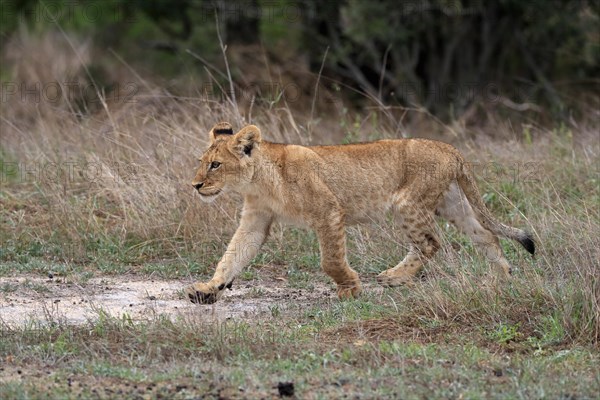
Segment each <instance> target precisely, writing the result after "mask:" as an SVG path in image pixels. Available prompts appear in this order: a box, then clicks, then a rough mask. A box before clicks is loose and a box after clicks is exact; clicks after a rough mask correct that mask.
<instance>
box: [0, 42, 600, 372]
mask: <svg viewBox="0 0 600 400" xmlns="http://www.w3.org/2000/svg"><path fill="white" fill-rule="evenodd" d="M48 41H50V42H48ZM53 44H54V42H53V41H52V40H51V39H47V40H46V39H45V40H41V41H40V40H38V39H35V38H32V37H28V36H23V37H22V38H21V42H19V43H13V44H12V45H11V46H10V47H9V48H8V49H7V51H6V54H4V58H5V62H8V63H9V64H8V65H10V66H11V67H12V68H13V71H14V72H13V80H14V82H16V83H18V84H20V83H25V84H28V85H31V84H32V83H34V82H48V81H59V82H64V81H67V80H68V79H70V77H73V76H77V77H80V79H82V80H85V79H88V78H89V76H88V75H87V74H86V71H85V69H86V63H89V56H88V51H89V47H88V45H87V44H85V43H79V44H77V43H76V42H75V41H74V39H72V40H71V41H70V44H68V45H64V43H63V45H61V46H57V47H55V48H54V50H53V52H52V53H51V54H52V57H51V58H52V59H58V60H63V61H64V60H66V59H69V57H70V56H69V55H70V54H72V52H73V47H71V46H75V50H76V51H77V54H80V55H81V57H80V58H77V59H76V60H74V59H71V60H70V61H69V62H66V61H65V62H61V63H54V64H53V68H52V70H50V71H49V70H47V69H45V68H42V66H43V65H45V64H44V63H40V62H39V59H38V58H36V57H33V58H32V59H31V60H30V59H20V58H18V57H17V56H15V55H13V54H19V48H25V49H27V52H29V54H41V55H43V54H46V53H47V52H48V47H49V46H52V45H53ZM19 46H21V47H19ZM61 52H64V53H61ZM40 57H41V56H40ZM48 57H49V56H48ZM129 78H130V79H135V82H136V90H137V93H136V94H135V96H133V97H128V98H114V97H113V98H112V99H111V98H110V96H107V95H106V94H101V93H97V94H96V95H97V99H98V101H99V103H97V104H96V107H95V108H94V110H89V112H87V113H83V114H82V113H81V107H80V106H77V105H76V103H77V101H78V99H74V98H64V99H63V100H64V101H61V102H59V103H52V102H47V101H41V102H39V103H38V102H31V101H22V100H23V99H22V98H20V97H19V96H12V97H10V98H9V99H8V101H6V102H2V105H1V106H2V108H1V111H0V131H1V132H2V141H1V147H0V157H1V159H0V162H2V167H3V168H2V174H1V179H2V188H1V190H0V204H1V209H0V218H1V227H2V229H1V233H0V240H1V241H2V252H1V253H0V264H5V265H7V266H8V267H7V268H4V269H3V271H4V273H15V272H14V271H17V270H20V269H16V267H15V266H17V265H20V264H23V263H27V262H28V260H31V259H41V260H44V261H45V262H48V263H55V264H63V265H66V266H72V265H78V264H83V265H91V267H90V268H92V269H93V268H94V266H95V265H97V263H102V262H105V261H106V260H109V261H110V262H114V263H116V264H133V265H135V264H142V263H145V262H148V261H156V260H158V261H159V262H160V261H164V260H171V261H173V260H176V261H177V262H181V263H184V264H186V265H189V264H190V263H193V262H195V263H197V264H200V265H202V266H204V267H206V268H209V269H210V267H211V265H214V261H215V260H217V259H218V257H219V256H220V254H221V252H222V249H223V246H224V244H225V243H226V241H227V240H228V238H229V237H230V235H231V233H232V232H233V230H234V229H235V226H236V220H237V210H238V206H239V199H237V198H235V197H233V198H227V199H223V200H222V201H220V202H219V203H218V204H216V205H214V206H211V207H207V206H205V205H203V204H201V203H200V202H199V201H198V199H197V198H196V197H194V196H193V193H192V191H191V190H190V188H189V181H190V179H191V178H192V175H193V172H194V168H195V165H196V161H195V158H196V157H197V156H198V153H199V152H200V151H201V149H202V148H203V147H204V146H205V144H206V132H208V130H209V128H210V127H211V126H212V125H213V124H214V123H215V121H222V120H228V121H232V122H233V123H234V125H238V126H239V125H241V124H242V123H244V122H252V123H254V124H257V125H258V126H260V127H261V129H262V131H263V132H264V136H265V137H266V139H270V140H274V141H284V142H294V143H307V142H309V137H310V136H309V132H308V128H307V127H308V126H309V125H308V124H306V123H305V122H304V121H303V120H301V119H296V118H295V116H294V113H293V112H292V111H291V109H290V108H289V107H286V106H285V105H284V106H282V107H272V106H271V107H259V106H256V107H255V108H253V109H252V114H251V115H252V117H251V120H250V117H248V116H247V115H246V117H245V118H244V117H242V116H241V115H238V114H236V113H235V111H234V110H233V108H232V107H230V106H228V105H226V104H223V103H222V102H217V101H212V100H210V99H203V98H199V97H198V98H180V97H175V96H172V95H170V94H169V93H167V92H166V91H164V90H161V89H160V88H157V87H154V86H153V85H152V84H151V83H149V82H148V81H145V80H141V78H139V77H135V76H130V77H129ZM104 99H107V100H106V101H104ZM25 100H27V99H25ZM363 117H364V116H363ZM363 117H361V116H358V117H356V118H355V117H354V116H352V117H349V116H347V115H341V116H339V119H336V117H330V118H328V119H325V120H324V121H322V122H321V126H324V127H327V130H323V131H322V132H321V133H322V135H321V136H319V135H318V134H317V133H318V131H319V125H316V128H315V131H314V132H315V135H314V141H315V142H332V141H339V139H340V138H341V137H350V138H354V137H356V138H358V139H366V138H368V137H371V135H372V132H371V131H369V133H368V134H367V133H365V134H364V135H363V134H362V133H358V134H357V128H356V127H357V126H358V128H360V129H362V128H363V126H362V124H358V125H356V124H354V121H363V122H364V121H365V119H364V118H363ZM334 128H335V129H334ZM454 131H455V130H454ZM472 133H473V132H468V131H462V132H458V134H457V136H448V137H446V139H447V140H449V141H451V142H453V143H454V144H456V145H457V146H458V147H459V148H460V149H461V150H463V151H464V152H465V154H466V155H467V158H469V159H471V160H473V161H475V162H479V163H481V165H482V167H481V168H479V172H480V177H481V179H480V184H481V187H482V191H483V192H484V193H485V196H486V201H487V202H488V204H489V205H490V207H491V208H492V209H493V212H494V213H495V214H496V215H498V217H499V219H501V220H503V221H505V222H507V223H510V224H512V225H515V226H521V227H529V228H530V229H532V230H533V233H534V236H535V237H536V240H537V242H538V248H539V251H538V253H537V255H536V258H535V259H534V260H532V259H530V258H529V257H528V256H526V255H524V252H522V251H521V250H520V249H518V250H517V249H515V247H513V246H512V245H510V244H508V243H506V244H505V249H506V251H507V252H508V253H509V257H510V259H511V261H512V262H513V264H514V265H515V267H516V274H515V277H514V279H513V280H511V282H509V283H498V282H495V281H494V280H493V279H491V278H489V274H488V269H487V268H488V267H487V266H486V265H485V262H484V260H481V259H480V258H478V257H476V256H473V251H472V250H473V249H472V247H471V245H470V244H469V243H468V242H467V241H465V239H464V238H462V237H460V235H458V234H457V233H456V232H454V231H453V230H452V229H450V228H448V227H446V226H445V225H444V224H441V225H440V229H443V230H445V231H446V233H447V237H448V238H449V239H448V241H447V243H446V246H445V250H444V252H443V254H440V256H439V257H438V258H437V259H436V260H434V262H433V263H432V265H431V266H430V268H428V270H427V273H426V277H425V279H424V280H423V281H422V282H420V283H417V284H416V285H415V286H414V287H412V288H410V289H409V290H397V291H386V292H385V296H384V297H383V298H382V299H381V302H382V304H385V306H386V307H387V308H386V310H387V311H386V312H385V315H383V316H377V315H373V314H372V313H366V314H365V315H358V316H356V320H355V321H350V322H344V323H340V322H339V321H338V320H337V319H336V318H335V316H330V320H329V321H327V322H326V323H324V325H323V326H324V329H325V330H324V331H323V335H324V336H323V337H325V336H327V335H329V337H330V338H331V337H336V338H339V337H340V336H341V337H345V339H344V342H345V343H354V342H355V341H356V340H367V341H373V342H379V341H385V340H398V339H400V338H401V339H406V340H408V341H413V342H416V343H436V342H438V343H439V342H442V341H451V340H452V337H456V338H461V337H462V339H458V341H457V342H461V341H463V342H464V337H465V336H469V335H474V337H475V336H477V337H478V338H479V339H480V340H484V342H486V343H488V344H489V343H496V344H498V343H502V342H503V341H506V342H518V343H521V344H522V345H521V347H520V349H521V350H523V349H526V348H529V349H530V350H531V351H534V350H536V349H537V350H540V349H541V350H546V349H552V348H563V349H564V348H571V347H572V348H575V347H576V346H579V345H581V346H590V347H591V348H595V349H597V348H598V345H599V343H600V250H599V248H600V243H598V237H599V236H600V235H599V234H600V215H599V213H600V210H599V202H600V190H599V180H598V179H599V172H600V171H599V170H598V166H599V162H600V146H599V143H598V142H597V137H598V126H597V125H593V124H592V125H585V124H583V123H582V124H580V125H579V126H575V125H574V126H572V127H570V128H564V127H557V128H555V129H550V128H532V127H523V128H519V129H516V128H514V127H513V128H512V132H502V133H500V134H499V135H498V136H499V137H511V138H512V140H511V141H510V142H506V141H499V140H497V139H495V138H494V137H490V136H487V135H486V136H483V135H479V136H475V138H474V139H469V137H471V134H472ZM356 135H358V136H356ZM377 135H378V137H397V136H398V132H397V131H396V129H395V128H392V127H390V126H389V124H386V123H383V122H382V123H381V125H380V126H379V127H378V131H377ZM428 136H429V135H428ZM528 141H531V143H528ZM490 162H494V163H496V164H494V165H493V168H491V167H490V165H492V164H490ZM498 165H500V166H502V167H501V168H500V169H498V168H497V166H498ZM349 232H350V239H349V240H350V248H351V253H350V258H351V261H352V263H353V264H354V265H355V266H356V268H357V269H358V270H359V272H361V274H363V275H364V276H365V277H371V276H372V275H373V274H375V273H376V272H378V271H380V270H381V269H383V268H384V267H389V264H391V263H392V262H397V260H398V259H399V258H400V257H401V254H400V252H401V250H402V244H401V237H400V235H399V233H398V232H397V231H395V230H394V229H393V227H392V225H387V224H383V225H381V224H379V225H378V224H373V225H372V226H366V227H360V228H352V229H351V230H350V231H349ZM290 235H292V236H290ZM293 235H297V233H296V232H295V231H294V232H293V233H291V234H290V233H289V231H285V230H281V229H279V228H276V229H275V234H274V235H273V237H272V239H271V240H270V241H269V242H268V243H267V245H266V248H265V251H264V252H265V253H267V254H268V255H269V256H268V257H267V261H266V262H285V263H289V264H295V263H298V264H300V262H299V261H298V260H300V259H301V258H302V257H304V256H306V253H307V252H308V253H310V252H311V251H314V248H315V242H314V239H311V236H310V235H302V234H301V236H293ZM290 237H293V240H291V239H290ZM67 248H68V249H67ZM311 262H312V264H311V265H309V266H308V267H306V269H307V270H308V271H309V272H311V273H312V271H315V270H316V268H317V266H316V264H315V261H314V260H312V261H309V263H311ZM13 268H15V269H14V270H13ZM300 268H302V266H301V267H300ZM188 276H191V274H190V273H189V272H188ZM344 312H348V311H347V310H346V311H344ZM292 322H294V321H290V323H292ZM169 326H171V328H169ZM286 326H288V325H286ZM158 328H159V329H158V330H157V331H152V330H151V329H153V327H152V326H150V327H149V328H148V329H150V330H149V331H145V335H146V336H144V337H145V338H152V340H151V341H144V342H139V341H137V339H135V338H136V337H138V335H139V333H140V331H139V330H138V329H137V328H136V329H134V328H130V327H127V326H125V327H123V326H120V325H119V326H117V325H114V326H109V328H107V329H108V330H109V331H110V332H112V335H111V336H110V338H107V337H105V336H102V335H100V336H98V338H92V339H90V344H89V346H88V347H86V348H85V349H84V351H92V353H93V354H96V355H98V356H101V355H102V354H104V356H106V357H107V358H111V357H116V356H115V355H117V356H118V355H119V354H120V356H122V357H124V358H123V359H122V360H121V359H120V361H119V362H121V361H123V360H124V359H125V358H127V357H128V356H129V355H130V354H132V353H135V352H143V351H146V352H147V351H149V350H148V349H153V350H152V351H156V352H158V353H156V354H155V353H148V354H147V357H148V358H150V359H153V360H154V361H155V362H161V361H165V360H173V359H177V358H181V357H184V358H185V357H188V356H190V355H191V354H192V353H194V352H195V351H200V350H199V349H204V350H202V351H203V352H204V354H207V356H208V357H214V358H216V359H219V358H227V357H232V356H233V354H234V353H235V349H239V347H236V343H235V340H234V339H226V338H225V339H224V338H223V337H222V336H219V335H216V336H219V337H220V339H219V340H217V341H215V340H214V337H215V335H212V334H206V335H205V336H206V337H209V339H208V342H207V343H204V342H202V343H200V342H198V341H201V340H202V339H199V338H198V336H197V334H198V331H197V329H198V327H195V326H192V327H187V326H186V325H185V324H184V325H181V326H179V325H169V323H167V322H165V321H162V322H161V323H160V324H159V325H158ZM188 328H189V329H188ZM85 329H87V328H85ZM85 329H84V330H85ZM169 329H172V331H171V330H169ZM256 329H257V331H255V332H254V335H255V336H249V338H253V339H252V340H248V341H247V342H244V343H246V344H245V346H250V347H248V348H245V350H244V351H246V352H247V353H248V354H250V355H253V356H256V355H257V354H259V353H260V352H261V351H263V350H265V349H267V348H269V346H273V343H268V341H265V340H263V339H264V338H265V337H268V332H267V331H261V330H260V327H258V328H256ZM269 329H270V330H273V329H275V330H278V329H282V328H281V327H270V328H269ZM270 330H269V332H270ZM283 330H284V331H285V329H283ZM69 332H71V333H69V334H71V335H80V334H82V333H81V332H79V329H76V330H74V331H69ZM119 332H120V333H119ZM286 332H287V333H286V334H289V335H290V336H285V335H283V336H281V337H279V339H281V343H278V344H277V345H276V346H275V347H276V348H278V349H279V350H280V351H283V349H284V348H287V349H288V350H287V351H288V353H286V354H288V355H289V356H290V357H292V356H295V355H298V354H300V353H302V354H304V353H303V352H305V351H308V350H306V349H312V350H311V351H317V349H318V350H319V351H320V350H321V347H319V346H320V344H319V345H318V346H317V345H316V344H315V343H314V342H309V343H308V344H306V343H300V344H295V345H294V346H293V347H285V346H286V345H285V344H284V342H285V340H288V339H290V340H293V339H294V338H295V336H294V335H299V334H298V333H294V331H293V330H292V331H289V330H288V331H286ZM63 333H64V332H61V331H56V332H55V333H54V334H55V335H61V334H63ZM84 333H85V332H84ZM14 334H15V335H19V332H16V333H14ZM211 335H212V336H211ZM261 335H262V336H261ZM300 336H301V335H300ZM3 337H4V336H3ZM211 337H212V338H213V339H210V338H211ZM286 338H287V339H286ZM13 339H14V338H13ZM13 339H11V343H12V344H11V345H10V346H13V347H10V346H9V348H11V349H12V350H10V351H11V352H14V351H15V350H14V349H15V348H16V347H14V346H17V345H18V346H27V345H28V342H27V341H28V339H27V338H25V339H19V340H17V339H14V340H13ZM284 339H285V340H284ZM86 340H87V339H86ZM336 340H338V339H336ZM44 341H48V342H54V341H56V337H44V338H42V337H33V338H32V339H31V344H34V343H38V344H39V343H43V342H44ZM72 342H77V343H80V341H79V339H73V340H72ZM161 343H167V346H166V347H165V346H164V345H163V344H161ZM250 343H252V345H250ZM324 343H331V341H329V340H326V341H325V342H324ZM95 346H96V347H95ZM132 346H133V347H132ZM140 346H142V347H143V350H142V347H140ZM144 346H145V347H144ZM206 346H209V347H210V346H212V347H210V348H211V349H213V350H210V351H209V350H206V348H207V347H206ZM214 346H217V347H214ZM219 346H220V347H219ZM188 349H190V350H188ZM232 349H233V350H232ZM379 351H380V350H378V352H379ZM523 351H525V350H523ZM159 353H160V354H159ZM23 354H24V355H23V359H24V360H25V359H27V358H28V357H29V358H30V359H38V360H39V359H43V358H44V357H45V356H44V355H43V354H37V353H27V351H24V353H23ZM27 354H29V355H27ZM361 354H362V353H361ZM377 354H379V353H377ZM120 356H119V357H120ZM73 357H75V359H77V357H78V355H76V354H75V355H74V356H73ZM365 357H367V356H365ZM373 357H375V356H374V355H373ZM266 360H271V358H270V357H267V358H266ZM371 361H373V363H374V364H378V363H383V362H384V361H382V360H381V359H375V358H373V359H371V358H368V357H367V358H365V359H364V360H362V361H361V362H362V363H366V364H368V363H369V362H371Z"/></svg>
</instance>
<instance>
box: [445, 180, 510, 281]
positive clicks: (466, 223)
mask: <svg viewBox="0 0 600 400" xmlns="http://www.w3.org/2000/svg"><path fill="white" fill-rule="evenodd" d="M437 211H438V212H439V214H440V216H442V217H443V218H445V219H446V220H448V222H450V223H451V224H453V225H454V226H456V227H457V228H458V230H459V231H461V232H462V233H463V234H465V235H467V236H468V237H469V238H470V239H471V240H472V241H473V243H474V244H475V246H476V247H477V248H478V249H479V250H480V251H481V252H482V253H483V255H484V256H485V257H486V259H487V260H488V261H489V262H491V263H492V265H493V266H494V267H495V268H496V269H497V271H498V273H499V274H500V275H501V276H505V277H508V276H509V275H510V273H511V268H510V264H509V263H508V261H507V260H506V258H505V257H504V254H503V252H502V248H501V247H500V241H499V240H498V236H496V235H495V234H494V233H493V232H491V231H490V230H488V229H486V228H484V227H483V225H482V224H481V223H480V222H479V220H478V218H477V214H476V213H475V211H474V210H473V207H471V204H470V203H469V201H468V200H467V198H466V197H465V195H464V193H463V192H462V190H461V189H460V188H459V187H458V185H457V184H456V183H452V184H451V185H450V188H449V189H448V191H446V193H445V194H444V197H443V199H442V201H441V202H440V204H439V206H438V208H437Z"/></svg>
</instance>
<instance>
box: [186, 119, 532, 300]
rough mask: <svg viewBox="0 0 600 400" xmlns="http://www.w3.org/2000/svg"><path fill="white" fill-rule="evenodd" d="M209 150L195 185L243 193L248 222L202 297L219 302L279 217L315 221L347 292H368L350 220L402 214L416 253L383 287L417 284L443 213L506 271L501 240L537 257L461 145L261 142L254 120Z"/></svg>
mask: <svg viewBox="0 0 600 400" xmlns="http://www.w3.org/2000/svg"><path fill="white" fill-rule="evenodd" d="M209 137H210V147H209V148H208V149H207V150H206V151H205V152H204V154H203V155H202V157H201V158H200V167H199V168H198V171H197V173H196V177H195V178H194V180H193V182H192V186H193V187H194V189H196V190H197V191H198V193H199V194H200V198H201V199H203V200H205V201H213V200H214V199H216V198H217V197H218V196H220V195H221V194H223V193H227V192H237V193H240V194H241V195H243V196H244V207H243V211H242V217H241V220H240V225H239V227H238V229H237V231H236V233H235V234H234V236H233V238H232V239H231V243H229V246H228V248H227V251H226V252H225V255H224V256H223V258H222V259H221V261H220V262H219V264H218V265H217V268H216V271H215V274H214V276H213V278H212V279H211V280H210V281H208V282H206V283H202V282H197V283H194V284H193V285H192V286H191V287H189V288H188V289H187V293H188V295H189V298H190V300H191V301H192V302H194V303H203V304H210V303H214V302H215V301H217V300H218V299H219V297H220V296H221V295H222V293H223V291H224V289H225V288H230V287H231V285H232V282H233V280H234V279H235V277H236V276H237V275H238V274H239V273H240V272H241V270H242V268H244V267H245V266H246V265H247V264H248V263H249V262H250V261H251V260H252V259H253V258H254V256H256V254H257V253H258V251H259V249H260V247H261V245H262V243H263V242H264V241H265V239H266V237H267V235H268V234H269V228H270V226H271V224H272V223H273V222H275V221H285V222H288V223H292V224H297V225H302V226H307V227H309V228H311V229H313V230H314V231H315V232H316V234H317V237H318V240H319V246H320V251H321V266H322V268H323V270H324V271H325V273H327V275H329V276H330V277H331V278H332V279H333V280H334V281H335V283H336V284H337V293H338V296H339V297H340V298H348V297H355V296H357V295H359V294H360V292H361V283H360V279H359V276H358V274H357V273H356V271H354V270H353V269H352V268H350V266H349V265H348V261H347V259H346V235H345V230H344V228H345V225H346V224H348V223H355V222H360V221H365V220H370V219H372V218H373V217H375V216H380V215H383V214H384V213H385V212H386V211H388V210H393V211H394V212H396V213H397V214H398V217H399V220H400V224H399V227H400V228H401V229H402V230H403V231H404V232H405V233H406V236H407V238H408V240H409V242H410V250H409V252H408V254H407V255H406V257H405V258H404V259H403V260H402V261H401V262H400V263H399V264H398V265H396V266H395V267H393V268H390V269H388V270H386V271H383V272H382V273H381V274H379V276H378V281H379V282H380V283H381V284H382V285H388V286H395V285H400V284H403V283H407V282H409V281H411V280H412V279H413V278H414V277H415V275H417V274H418V272H419V271H420V270H421V268H422V267H423V264H424V263H425V262H426V261H427V260H428V259H430V258H431V257H432V256H433V255H434V254H435V253H436V251H437V250H438V249H439V247H440V241H439V238H438V236H437V234H436V229H435V226H434V223H435V222H434V215H440V216H442V217H444V218H445V219H447V220H448V221H449V222H451V223H452V224H454V225H455V226H456V227H457V228H458V229H459V230H460V231H462V232H463V233H465V234H466V235H468V236H469V237H470V238H471V239H472V240H473V242H474V243H475V244H476V245H477V246H478V247H479V248H480V249H481V250H482V251H483V253H484V254H485V256H486V257H487V259H488V260H490V262H491V263H492V264H493V265H494V266H496V267H497V268H498V269H499V271H500V272H501V273H502V274H504V275H508V274H509V273H510V266H509V264H508V262H507V261H506V258H505V257H504V255H503V254H502V250H501V248H500V245H499V241H498V236H504V237H507V238H510V239H514V240H516V241H518V242H519V243H521V244H522V245H523V246H524V247H525V248H526V249H527V251H529V252H530V253H531V254H533V253H534V250H535V246H534V242H533V240H532V238H531V236H530V235H529V234H527V233H526V232H525V231H523V230H521V229H517V228H512V227H510V226H507V225H504V224H502V223H500V222H498V221H496V220H495V219H494V218H493V216H492V215H491V214H490V212H489V211H488V209H487V208H486V206H485V204H484V203H483V201H482V200H481V196H480V195H479V191H478V189H477V186H476V185H475V181H474V178H473V174H472V172H471V170H470V167H469V164H468V163H466V162H465V160H464V159H463V157H462V156H461V154H460V153H459V152H458V150H457V149H456V148H454V147H452V146H451V145H449V144H446V143H442V142H438V141H433V140H425V139H399V140H380V141H377V142H372V143H360V144H350V145H340V146H310V147H306V146H298V145H292V144H278V143H271V142H267V141H264V140H262V139H261V134H260V130H259V129H258V128H257V127H256V126H254V125H248V126H246V127H244V128H243V129H242V130H240V131H239V132H237V133H234V131H233V128H232V126H231V125H230V124H229V123H226V122H221V123H218V124H216V125H215V126H214V127H213V129H212V130H211V131H210V132H209Z"/></svg>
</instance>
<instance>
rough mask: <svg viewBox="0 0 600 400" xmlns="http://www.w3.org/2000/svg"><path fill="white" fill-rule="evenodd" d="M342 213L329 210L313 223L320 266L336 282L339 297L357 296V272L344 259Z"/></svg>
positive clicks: (358, 292)
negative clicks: (319, 253) (325, 215)
mask: <svg viewBox="0 0 600 400" xmlns="http://www.w3.org/2000/svg"><path fill="white" fill-rule="evenodd" d="M342 215H343V214H342V213H341V212H338V211H333V212H331V213H330V214H329V215H328V216H327V217H326V218H323V219H321V220H319V221H318V222H317V223H315V225H314V227H315V231H316V233H317V236H318V238H319V247H320V250H321V267H322V268H323V271H324V272H325V273H326V274H327V275H329V276H330V277H331V278H332V279H333V280H334V281H335V283H336V284H337V294H338V297H339V298H340V299H346V298H352V297H358V295H359V294H360V293H361V292H362V285H361V283H360V278H359V276H358V273H356V271H354V270H353V269H352V268H350V266H349V265H348V261H347V259H346V233H345V230H344V219H343V216H342Z"/></svg>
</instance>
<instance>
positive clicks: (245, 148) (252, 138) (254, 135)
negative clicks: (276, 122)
mask: <svg viewBox="0 0 600 400" xmlns="http://www.w3.org/2000/svg"><path fill="white" fill-rule="evenodd" d="M233 138H234V140H233V147H234V149H235V150H236V151H237V152H238V154H240V155H241V156H250V155H251V154H252V150H253V149H254V148H256V146H257V145H258V144H259V143H260V141H261V137H260V129H258V127H256V126H254V125H247V126H245V127H243V128H242V130H241V131H239V132H238V133H236V134H235V136H234V137H233Z"/></svg>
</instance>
